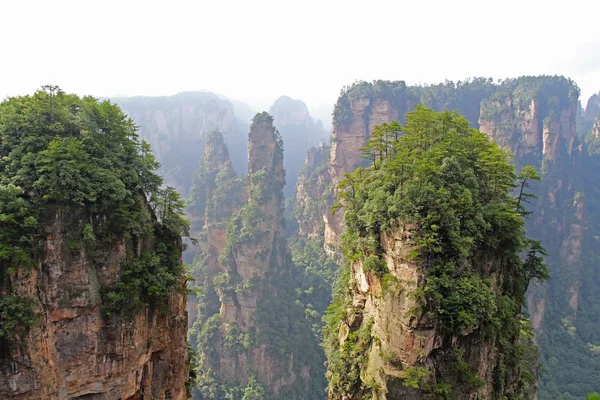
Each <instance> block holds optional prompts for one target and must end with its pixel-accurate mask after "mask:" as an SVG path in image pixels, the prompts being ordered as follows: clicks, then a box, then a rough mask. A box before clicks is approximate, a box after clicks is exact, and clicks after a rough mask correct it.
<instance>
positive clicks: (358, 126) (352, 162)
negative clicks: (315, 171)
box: [323, 96, 406, 254]
mask: <svg viewBox="0 0 600 400" xmlns="http://www.w3.org/2000/svg"><path fill="white" fill-rule="evenodd" d="M347 101H348V106H347V107H348V109H347V112H348V111H349V112H350V117H349V118H348V119H347V120H345V121H339V120H338V122H337V123H336V122H335V121H334V126H333V133H332V140H331V150H330V154H329V160H330V162H329V174H330V176H331V181H332V184H333V188H335V186H337V185H338V184H339V183H340V182H341V180H342V179H343V178H344V174H347V173H350V172H352V171H354V170H355V169H356V168H357V167H359V166H360V165H363V164H365V160H364V159H363V158H362V152H361V150H360V149H361V148H362V147H363V146H364V145H365V141H366V139H367V137H368V136H369V135H370V133H371V131H372V130H373V128H374V127H375V126H376V125H379V124H382V123H384V122H390V121H393V120H397V119H399V118H400V109H401V107H400V106H398V105H395V104H393V103H392V100H389V99H381V98H373V97H367V96H365V97H362V96H361V97H357V98H355V99H349V100H347ZM338 107H339V105H338ZM402 110H406V108H405V107H404V108H402ZM334 192H335V190H334ZM334 197H335V196H332V199H333V198H334ZM328 205H329V208H331V206H332V205H333V203H332V202H330V203H329V204H328ZM327 211H329V210H327ZM323 219H324V221H325V246H326V250H327V251H328V252H329V253H330V254H335V253H336V252H337V250H336V249H339V246H340V235H341V234H342V232H343V226H344V221H343V213H335V214H332V213H331V212H325V213H324V214H323Z"/></svg>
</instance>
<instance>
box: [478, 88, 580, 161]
mask: <svg viewBox="0 0 600 400" xmlns="http://www.w3.org/2000/svg"><path fill="white" fill-rule="evenodd" d="M559 95H560V96H561V98H560V100H559V99H558V98H556V97H546V96H541V95H539V94H536V92H528V91H527V88H520V87H517V88H514V89H513V90H512V91H510V92H505V93H503V92H499V93H498V94H496V95H494V96H493V97H492V98H491V99H489V100H485V101H483V102H482V106H481V112H480V118H479V126H480V128H479V129H480V130H481V132H483V133H486V134H487V135H488V136H489V137H490V138H492V139H493V140H494V141H496V143H498V144H500V145H501V146H503V147H505V148H507V149H509V150H510V151H511V152H512V153H513V154H514V155H515V157H516V159H517V160H520V159H523V158H525V157H527V156H533V157H534V158H533V160H535V158H537V159H540V158H543V159H547V160H553V159H555V158H556V157H557V154H558V152H559V149H558V146H559V143H562V145H563V146H564V148H565V149H566V150H567V152H568V153H570V152H571V148H572V147H573V143H574V140H575V137H576V118H577V108H578V97H577V96H576V95H572V94H570V93H568V92H567V93H560V94H559Z"/></svg>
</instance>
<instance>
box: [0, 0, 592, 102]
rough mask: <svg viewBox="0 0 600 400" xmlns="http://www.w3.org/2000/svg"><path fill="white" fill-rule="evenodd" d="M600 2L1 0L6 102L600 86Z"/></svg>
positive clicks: (322, 97)
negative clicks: (388, 85)
mask: <svg viewBox="0 0 600 400" xmlns="http://www.w3.org/2000/svg"><path fill="white" fill-rule="evenodd" d="M598 15H600V1H595V0H570V1H561V2H558V1H557V0H518V1H515V0H503V1H490V0H483V1H482V0H478V1H470V0H454V1H437V0H430V1H418V0H412V1H402V0H397V1H393V0H385V1H382V0H369V1H353V0H346V1H338V0H302V1H293V2H292V1H287V0H210V1H204V0H197V1H179V0H169V1H156V2H155V1H151V0H146V1H137V0H119V1H115V0H103V1H84V0H77V1H65V0H52V1H48V0H38V1H35V0H2V1H1V2H0V38H2V39H0V49H1V53H0V54H2V56H1V58H0V98H4V97H6V96H9V95H10V96H13V95H21V94H27V93H32V92H34V91H35V90H36V89H37V88H39V87H40V86H42V85H44V84H48V83H51V84H54V85H59V86H60V87H61V88H62V89H63V90H64V91H66V92H73V93H77V94H81V95H83V94H92V95H94V96H97V97H104V96H115V95H130V96H132V95H171V94H175V93H178V92H180V91H189V90H204V91H213V92H216V93H220V94H223V95H226V96H227V97H229V98H234V99H239V100H242V101H246V102H248V103H249V104H250V105H251V106H253V107H254V108H255V109H256V110H258V109H260V108H263V109H268V107H269V106H270V104H272V103H273V101H274V100H275V99H276V98H277V97H279V96H281V95H288V96H290V97H293V98H298V99H301V100H303V101H305V102H306V103H307V104H308V105H309V107H310V106H312V107H316V106H319V105H321V104H324V103H326V104H333V103H334V102H335V101H336V98H337V96H338V94H339V92H340V89H341V88H342V87H343V86H345V85H349V84H351V83H352V82H354V81H355V80H367V81H371V80H374V79H389V80H405V81H406V82H407V83H408V84H416V83H437V82H441V81H444V80H446V79H449V80H461V79H464V78H467V77H472V76H485V77H492V78H494V79H499V78H506V77H516V76H519V75H539V74H552V75H554V74H561V75H566V76H568V77H570V78H572V79H574V80H575V81H576V82H577V83H578V84H579V86H580V88H581V89H582V98H583V99H584V104H585V100H587V98H588V97H589V96H590V95H591V94H593V93H597V92H598V91H600V29H599V25H598Z"/></svg>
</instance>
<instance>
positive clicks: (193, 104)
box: [114, 92, 248, 194]
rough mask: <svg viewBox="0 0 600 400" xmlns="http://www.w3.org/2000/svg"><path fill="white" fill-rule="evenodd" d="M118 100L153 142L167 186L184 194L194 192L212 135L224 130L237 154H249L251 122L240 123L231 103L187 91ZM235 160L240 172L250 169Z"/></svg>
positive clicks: (143, 134)
mask: <svg viewBox="0 0 600 400" xmlns="http://www.w3.org/2000/svg"><path fill="white" fill-rule="evenodd" d="M114 100H115V102H116V103H117V104H118V105H119V106H120V107H121V108H122V109H123V110H124V111H125V112H126V113H127V114H128V115H129V116H130V117H131V118H132V119H133V121H134V122H135V123H136V124H137V125H139V126H140V130H139V133H140V137H141V138H142V139H144V140H146V141H147V142H148V143H150V145H151V147H152V149H153V151H154V153H155V155H156V159H157V161H159V162H160V163H161V171H160V172H161V175H162V176H163V177H164V179H165V184H166V185H168V186H172V187H174V188H176V189H177V190H178V191H179V192H180V193H183V194H187V192H188V190H189V189H190V186H191V184H192V179H193V176H192V174H193V172H194V171H195V170H196V167H197V165H198V164H197V163H198V154H201V153H202V150H203V144H204V137H205V135H206V134H207V133H208V132H210V131H212V130H215V129H218V130H219V131H221V132H222V133H223V134H224V136H225V139H226V141H227V143H228V144H229V147H230V149H231V151H233V153H234V155H237V156H239V155H242V154H245V152H246V147H245V146H246V143H245V139H244V137H245V131H246V129H247V127H248V122H247V121H239V120H238V119H237V118H236V116H235V114H234V106H233V105H232V104H231V102H229V101H227V100H222V99H220V98H219V97H218V96H217V95H215V94H212V93H201V92H187V93H179V94H177V95H175V96H170V97H129V98H117V99H114ZM238 160H239V162H238ZM234 161H235V162H236V164H235V168H236V169H238V171H243V170H245V169H246V165H245V162H244V161H245V160H244V158H243V157H235V159H234Z"/></svg>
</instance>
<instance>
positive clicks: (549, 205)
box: [0, 76, 600, 400]
mask: <svg viewBox="0 0 600 400" xmlns="http://www.w3.org/2000/svg"><path fill="white" fill-rule="evenodd" d="M117 102H118V103H119V104H120V106H121V107H123V111H121V109H120V108H119V107H117V106H116V105H114V104H112V103H110V102H109V101H99V100H97V99H94V98H91V97H83V98H80V97H78V96H75V95H68V94H65V93H63V92H62V91H60V90H59V89H58V88H56V87H51V86H47V87H45V88H44V89H43V90H41V91H38V92H36V93H35V94H34V95H32V96H24V97H17V98H9V99H7V100H6V101H4V102H3V103H0V238H1V240H0V267H1V271H0V272H1V280H0V283H1V285H0V286H1V287H0V317H1V318H0V397H2V398H9V399H30V398H34V399H44V398H55V397H57V398H77V399H81V400H83V399H86V400H88V399H90V400H91V399H98V400H100V399H113V398H123V399H142V398H144V399H145V398H159V399H184V398H186V397H188V395H189V396H192V398H193V399H195V400H199V399H229V400H251V399H254V400H258V399H261V400H263V399H309V400H316V399H324V398H327V397H329V398H330V399H344V400H354V399H367V398H368V399H378V400H379V399H396V398H398V399H400V398H414V399H473V400H475V399H480V398H486V399H487V398H494V399H527V398H529V399H535V398H538V399H541V400H549V399H563V400H571V399H583V398H585V397H586V396H587V395H588V393H591V392H594V391H598V390H599V389H600V388H599V387H598V381H599V379H598V377H599V376H600V350H599V349H600V329H598V327H599V323H600V300H598V296H596V295H595V287H596V286H597V283H598V282H600V261H599V260H600V254H599V253H598V252H599V251H600V250H599V249H600V246H599V242H598V241H599V240H600V239H599V237H600V222H599V221H600V214H599V213H600V208H599V207H600V203H598V200H597V199H598V198H599V197H600V181H599V180H598V178H597V176H596V175H597V173H596V171H598V170H599V169H600V100H599V97H598V95H594V96H592V98H590V99H589V101H588V102H587V104H586V107H585V108H583V107H582V106H581V104H580V100H579V88H578V87H577V85H576V84H575V83H574V82H573V81H571V80H569V79H567V78H564V77H560V76H525V77H519V78H515V79H506V80H503V81H493V80H491V79H484V78H473V79H468V80H465V81H461V82H456V83H455V82H449V81H447V82H444V83H441V84H436V85H425V86H410V85H407V84H406V83H405V82H403V81H393V82H392V81H375V82H372V83H367V82H355V83H354V84H352V85H350V86H348V87H345V88H343V89H342V91H341V93H340V97H339V99H338V101H337V103H336V105H335V107H334V111H333V116H332V118H333V132H332V136H331V138H330V140H329V142H328V143H324V142H327V133H326V132H325V131H324V130H323V129H322V126H321V125H320V124H319V123H317V122H315V121H314V120H313V118H312V117H311V115H310V114H309V112H308V109H307V107H306V105H305V104H304V103H302V102H301V101H298V100H293V99H291V98H289V97H286V96H283V97H281V98H279V99H278V100H277V101H276V102H275V103H274V104H273V107H272V108H271V109H270V113H266V112H263V113H259V114H254V113H252V114H250V113H251V111H250V109H249V107H247V105H245V104H243V103H240V102H235V101H230V100H224V99H223V98H221V97H218V96H217V95H214V94H210V93H199V92H188V93H180V94H178V95H176V96H171V97H132V98H120V99H117ZM126 114H128V115H129V117H131V118H132V119H129V117H128V116H126ZM252 115H253V116H252ZM136 126H137V127H139V136H138V133H137V129H138V128H137V127H136ZM141 139H146V140H147V141H148V142H150V145H151V146H150V145H149V144H148V143H146V142H145V141H143V140H141ZM151 147H152V151H155V154H156V159H155V156H154V155H153V154H152V152H151ZM159 162H160V163H161V164H162V165H159ZM158 171H160V172H161V173H163V174H164V175H165V181H164V182H163V180H162V178H161V177H159V175H158V174H157V172H158ZM246 172H247V173H246ZM286 183H287V186H286ZM171 186H172V187H171ZM173 187H174V188H173ZM177 191H180V192H181V193H182V194H184V195H185V201H183V200H182V199H181V198H180V196H179V194H178V193H177ZM597 203H598V204H597ZM184 211H185V214H186V215H187V217H189V220H190V222H188V220H186V219H185V218H184V217H183V212H184ZM186 236H187V237H189V236H191V237H193V238H194V239H191V238H190V239H188V240H187V243H188V244H189V248H188V251H187V253H186V259H189V261H191V260H192V259H193V262H191V265H190V266H189V270H187V271H186V269H185V268H184V266H183V263H182V251H183V250H184V248H185V244H183V243H184V242H183V240H182V237H186ZM548 277H550V279H549V280H548V279H547V278H548ZM186 280H187V281H188V292H187V296H186V292H185V289H184V287H185V282H186ZM186 298H187V301H188V304H187V314H188V315H189V325H188V319H187V318H186ZM186 326H187V328H188V331H187V332H188V341H189V345H190V347H191V349H190V351H191V353H192V354H191V355H192V357H190V359H191V362H190V366H191V372H189V371H188V357H189V355H188V349H186V339H185V333H186ZM90 366H92V367H90ZM90 371H91V372H90ZM188 372H189V375H190V376H192V379H190V381H189V382H188ZM186 382H187V387H189V388H190V390H189V391H188V390H187V389H186Z"/></svg>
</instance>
